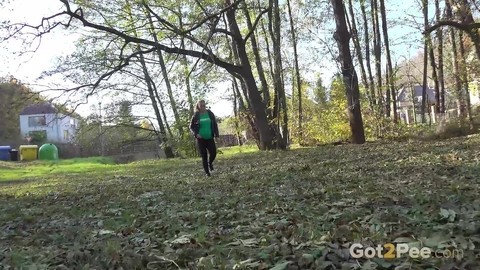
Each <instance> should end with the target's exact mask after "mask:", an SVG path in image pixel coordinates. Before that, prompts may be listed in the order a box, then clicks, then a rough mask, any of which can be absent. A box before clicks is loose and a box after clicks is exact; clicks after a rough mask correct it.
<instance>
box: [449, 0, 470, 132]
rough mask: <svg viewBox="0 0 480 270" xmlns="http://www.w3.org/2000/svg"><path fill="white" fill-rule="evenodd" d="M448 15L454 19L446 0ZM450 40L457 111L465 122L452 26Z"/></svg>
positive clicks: (461, 120) (456, 50) (455, 42)
mask: <svg viewBox="0 0 480 270" xmlns="http://www.w3.org/2000/svg"><path fill="white" fill-rule="evenodd" d="M445 9H446V15H447V18H448V19H453V12H452V6H451V3H450V1H449V0H447V1H445ZM450 42H451V44H452V61H453V74H454V77H455V90H456V93H457V111H458V115H459V118H460V122H461V123H462V124H463V121H464V120H465V118H466V116H465V110H464V106H463V95H462V84H461V81H460V70H459V65H458V57H457V55H458V49H457V41H456V37H455V28H450Z"/></svg>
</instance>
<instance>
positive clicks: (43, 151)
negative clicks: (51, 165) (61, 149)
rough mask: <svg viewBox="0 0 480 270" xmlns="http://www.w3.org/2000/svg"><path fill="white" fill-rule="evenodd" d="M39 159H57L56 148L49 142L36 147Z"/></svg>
mask: <svg viewBox="0 0 480 270" xmlns="http://www.w3.org/2000/svg"><path fill="white" fill-rule="evenodd" d="M38 159H39V160H58V148H57V147H56V146H55V145H54V144H51V143H46V144H44V145H42V146H40V149H38Z"/></svg>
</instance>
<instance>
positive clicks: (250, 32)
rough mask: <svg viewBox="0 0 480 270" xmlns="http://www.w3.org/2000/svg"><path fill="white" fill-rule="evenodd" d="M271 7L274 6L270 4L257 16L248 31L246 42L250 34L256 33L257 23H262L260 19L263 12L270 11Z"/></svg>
mask: <svg viewBox="0 0 480 270" xmlns="http://www.w3.org/2000/svg"><path fill="white" fill-rule="evenodd" d="M271 8H272V7H271V6H270V7H268V8H266V9H264V10H262V12H260V14H258V16H257V18H256V19H255V22H254V23H253V25H252V29H250V31H249V32H248V34H247V35H246V36H245V38H244V42H245V43H246V42H247V40H248V39H249V38H250V36H251V35H252V34H253V33H254V31H255V29H256V28H257V25H258V24H259V23H260V20H261V19H262V16H263V14H265V13H267V12H269V11H270V9H271Z"/></svg>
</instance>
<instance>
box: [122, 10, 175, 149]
mask: <svg viewBox="0 0 480 270" xmlns="http://www.w3.org/2000/svg"><path fill="white" fill-rule="evenodd" d="M126 3H127V6H128V8H129V9H128V15H129V18H130V21H132V22H133V16H132V13H131V9H130V3H129V2H128V1H126ZM134 35H135V36H137V35H138V34H137V32H136V31H135V33H134ZM137 50H138V51H141V47H140V44H137ZM140 65H141V66H142V71H143V76H144V79H145V82H146V84H147V91H148V97H149V98H150V101H151V102H152V108H153V111H154V112H155V116H156V118H157V124H158V129H159V132H158V133H159V134H157V137H158V140H159V143H160V144H163V150H164V152H165V157H166V158H173V157H174V156H175V155H174V154H173V151H172V147H171V146H170V145H169V144H168V138H167V133H166V131H165V125H164V123H163V121H162V116H161V115H160V111H159V109H158V104H157V102H156V100H155V96H154V91H153V86H152V84H153V80H152V77H151V76H150V73H149V72H148V68H147V65H146V63H145V58H144V56H143V54H140Z"/></svg>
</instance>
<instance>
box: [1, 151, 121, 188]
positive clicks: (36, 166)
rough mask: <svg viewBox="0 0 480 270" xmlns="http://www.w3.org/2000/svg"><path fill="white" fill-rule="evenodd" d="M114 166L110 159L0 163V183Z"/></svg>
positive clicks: (94, 158) (105, 168) (106, 168)
mask: <svg viewBox="0 0 480 270" xmlns="http://www.w3.org/2000/svg"><path fill="white" fill-rule="evenodd" d="M113 166H115V162H114V161H113V159H111V158H106V157H93V158H74V159H65V160H56V161H43V160H35V161H30V162H1V163H0V182H1V181H10V180H17V179H21V178H32V177H40V176H44V175H48V174H55V173H81V172H87V171H92V170H99V171H102V170H109V169H111V168H112V167H113Z"/></svg>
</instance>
